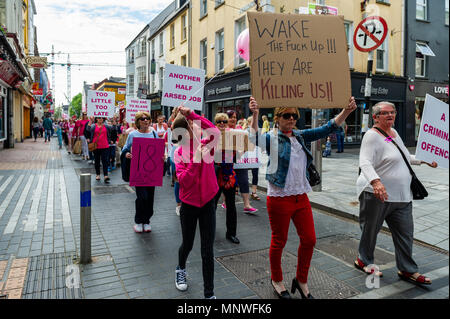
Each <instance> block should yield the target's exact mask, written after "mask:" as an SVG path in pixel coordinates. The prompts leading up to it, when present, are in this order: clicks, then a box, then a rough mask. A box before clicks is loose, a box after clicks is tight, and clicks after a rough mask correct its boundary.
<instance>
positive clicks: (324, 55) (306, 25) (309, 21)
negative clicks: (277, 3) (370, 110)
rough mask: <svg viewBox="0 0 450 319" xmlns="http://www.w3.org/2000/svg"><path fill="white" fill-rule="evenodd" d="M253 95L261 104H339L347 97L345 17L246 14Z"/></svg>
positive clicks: (348, 91)
mask: <svg viewBox="0 0 450 319" xmlns="http://www.w3.org/2000/svg"><path fill="white" fill-rule="evenodd" d="M247 16H248V20H249V30H250V68H251V70H252V74H251V84H252V95H253V96H254V97H255V99H256V100H257V101H258V104H259V106H260V107H261V108H273V107H277V106H287V107H300V108H343V107H345V106H347V105H348V99H349V98H350V96H351V85H350V71H349V69H350V68H349V61H348V54H347V41H346V36H345V31H344V30H345V29H344V19H343V18H342V17H339V16H332V15H292V14H279V13H256V12H248V13H247Z"/></svg>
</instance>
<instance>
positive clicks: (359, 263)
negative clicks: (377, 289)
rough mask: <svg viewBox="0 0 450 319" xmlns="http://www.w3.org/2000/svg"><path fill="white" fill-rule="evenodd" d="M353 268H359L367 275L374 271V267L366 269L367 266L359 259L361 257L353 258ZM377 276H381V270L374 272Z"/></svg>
mask: <svg viewBox="0 0 450 319" xmlns="http://www.w3.org/2000/svg"><path fill="white" fill-rule="evenodd" d="M354 265H355V268H356V269H359V270H361V271H362V272H364V273H365V274H367V275H372V274H373V273H374V271H375V270H374V269H368V268H367V266H366V265H365V264H364V263H363V262H362V261H361V259H359V258H357V259H356V260H355V263H354ZM375 275H376V276H378V277H380V278H381V277H383V273H382V272H381V271H377V273H376V274H375Z"/></svg>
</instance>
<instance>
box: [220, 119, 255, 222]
mask: <svg viewBox="0 0 450 319" xmlns="http://www.w3.org/2000/svg"><path fill="white" fill-rule="evenodd" d="M227 115H228V127H229V128H231V129H237V127H236V123H237V113H236V111H234V110H228V111H227ZM235 172H236V179H237V182H238V186H239V191H240V192H241V195H242V199H243V201H244V213H246V214H254V213H256V212H257V211H258V209H256V208H254V207H252V205H250V185H249V182H248V169H247V168H240V169H236V170H235Z"/></svg>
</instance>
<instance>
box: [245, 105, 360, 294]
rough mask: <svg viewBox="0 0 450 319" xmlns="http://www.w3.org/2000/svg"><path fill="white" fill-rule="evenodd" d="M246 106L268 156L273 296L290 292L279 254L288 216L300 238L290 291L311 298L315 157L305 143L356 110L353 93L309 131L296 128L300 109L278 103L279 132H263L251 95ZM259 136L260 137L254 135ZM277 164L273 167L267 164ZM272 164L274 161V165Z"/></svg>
mask: <svg viewBox="0 0 450 319" xmlns="http://www.w3.org/2000/svg"><path fill="white" fill-rule="evenodd" d="M249 107H250V110H251V111H252V112H253V120H252V129H251V134H250V138H251V140H253V141H254V140H255V139H256V137H257V138H258V141H259V146H260V147H261V148H264V149H265V150H266V151H267V154H268V155H269V166H268V168H267V173H266V179H267V180H268V182H269V183H268V188H267V212H268V214H269V221H270V228H271V230H272V239H271V243H270V250H269V260H270V270H271V278H272V286H273V289H274V292H275V294H276V295H277V296H278V297H279V298H281V299H290V298H291V296H290V294H289V292H288V291H287V290H286V288H285V286H284V284H283V273H282V269H281V255H282V252H283V248H284V246H285V244H286V241H287V234H288V230H289V223H290V220H291V219H292V221H293V222H294V225H295V228H296V229H297V234H298V235H299V237H300V245H299V248H298V263H297V272H296V277H295V278H294V279H293V280H292V288H291V293H295V291H296V290H298V291H299V293H300V295H301V296H302V298H306V299H313V296H312V295H311V293H310V292H309V289H308V284H307V282H308V271H309V267H310V262H311V258H312V254H313V250H314V245H315V243H316V233H315V230H314V220H313V214H312V210H311V204H310V202H309V199H308V196H307V195H306V194H307V193H308V192H310V191H311V185H310V174H309V169H310V167H311V163H312V161H313V157H312V155H311V152H310V151H309V150H308V149H307V148H306V146H305V142H313V141H316V140H318V139H321V138H325V137H327V136H328V135H329V134H330V133H333V132H336V131H337V130H338V127H339V125H340V124H341V123H342V122H343V121H344V120H345V119H346V118H347V116H348V115H349V114H350V113H351V112H353V111H354V110H355V109H356V104H355V99H354V98H353V97H352V98H351V99H350V102H349V104H348V106H347V107H345V108H344V109H343V110H342V112H341V113H340V114H339V115H337V116H336V118H334V119H332V120H330V121H329V122H328V123H327V124H325V125H323V126H321V127H318V128H314V129H308V130H297V129H295V125H296V122H297V120H298V118H299V111H298V109H297V108H293V107H277V108H276V109H275V117H274V123H276V124H277V125H278V128H279V130H276V131H271V132H269V133H264V134H261V135H260V133H259V132H258V114H259V106H258V103H257V102H256V100H255V99H254V98H253V97H251V98H250V104H249ZM257 134H258V136H257ZM276 160H277V162H276V163H277V164H278V165H276V167H275V169H273V167H272V165H270V162H275V161H276ZM274 166H275V165H274Z"/></svg>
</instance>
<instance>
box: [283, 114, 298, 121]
mask: <svg viewBox="0 0 450 319" xmlns="http://www.w3.org/2000/svg"><path fill="white" fill-rule="evenodd" d="M281 116H282V117H283V118H284V119H285V120H289V119H290V118H291V116H292V117H293V118H294V120H298V114H297V113H283V114H282V115H281Z"/></svg>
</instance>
